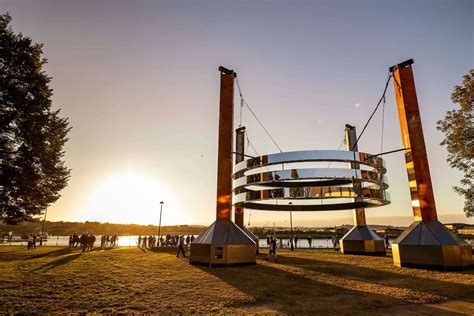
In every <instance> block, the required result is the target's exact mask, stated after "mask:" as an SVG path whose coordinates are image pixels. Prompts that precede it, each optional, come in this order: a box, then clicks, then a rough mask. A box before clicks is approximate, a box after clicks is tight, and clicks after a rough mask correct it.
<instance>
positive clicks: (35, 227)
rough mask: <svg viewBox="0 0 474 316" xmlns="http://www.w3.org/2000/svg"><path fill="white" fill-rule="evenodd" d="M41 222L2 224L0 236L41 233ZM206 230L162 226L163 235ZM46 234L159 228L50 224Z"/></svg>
mask: <svg viewBox="0 0 474 316" xmlns="http://www.w3.org/2000/svg"><path fill="white" fill-rule="evenodd" d="M41 225H42V222H41V221H33V222H23V223H21V224H18V225H6V224H1V223H0V234H8V232H10V231H11V232H13V234H14V235H24V234H29V233H35V232H36V233H40V232H41ZM204 229H205V227H204V226H196V225H177V226H162V227H161V234H162V235H166V234H180V235H189V234H193V235H197V234H199V233H201V232H202V231H203V230H204ZM45 232H47V233H48V234H50V235H54V236H69V235H72V234H74V233H78V234H82V233H89V234H94V235H118V236H124V235H157V234H158V226H156V225H138V224H111V223H100V222H83V223H82V222H49V221H46V223H45Z"/></svg>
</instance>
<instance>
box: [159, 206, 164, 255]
mask: <svg viewBox="0 0 474 316" xmlns="http://www.w3.org/2000/svg"><path fill="white" fill-rule="evenodd" d="M163 204H165V202H163V201H161V202H160V223H159V224H158V245H160V246H161V213H162V212H163Z"/></svg>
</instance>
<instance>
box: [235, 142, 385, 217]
mask: <svg viewBox="0 0 474 316" xmlns="http://www.w3.org/2000/svg"><path fill="white" fill-rule="evenodd" d="M369 156H371V155H370V154H368V153H362V152H352V151H341V150H310V151H293V152H284V153H276V154H269V155H264V156H260V157H256V158H251V159H247V160H244V161H242V162H240V163H238V164H237V165H236V166H235V170H234V175H233V177H234V182H233V192H234V194H235V197H234V206H236V207H244V208H249V209H258V210H272V211H290V210H292V211H330V210H345V209H353V208H358V207H364V208H370V207H376V206H382V205H387V204H389V203H390V196H389V194H388V193H387V192H386V190H387V188H388V184H387V179H386V178H385V176H384V174H385V173H386V168H385V163H384V161H383V159H382V158H380V157H371V158H369V159H367V157H369ZM321 162H324V163H327V162H343V163H350V164H351V165H352V166H364V168H366V169H369V170H362V169H359V167H357V168H355V167H354V168H347V169H342V168H338V167H336V166H335V167H334V168H313V167H312V166H311V167H306V166H303V167H302V166H301V165H302V164H311V163H321ZM270 167H271V168H270ZM354 181H357V182H358V183H360V184H361V186H360V187H353V185H352V184H353V182H354ZM356 197H360V199H358V200H357V201H353V200H352V199H354V198H356ZM323 200H328V201H331V202H330V203H321V202H322V201H323ZM288 202H292V204H291V205H289V203H288Z"/></svg>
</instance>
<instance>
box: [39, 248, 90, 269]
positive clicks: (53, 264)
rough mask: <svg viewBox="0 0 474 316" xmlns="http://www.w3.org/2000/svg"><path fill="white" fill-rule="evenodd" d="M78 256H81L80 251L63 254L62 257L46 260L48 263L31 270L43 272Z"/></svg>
mask: <svg viewBox="0 0 474 316" xmlns="http://www.w3.org/2000/svg"><path fill="white" fill-rule="evenodd" d="M80 256H82V253H76V254H74V255H69V256H65V257H63V258H60V259H57V260H54V261H51V262H48V263H46V264H44V265H42V266H41V267H38V268H36V269H34V270H32V272H35V271H43V272H44V271H48V270H51V269H54V268H57V267H59V266H62V265H65V264H68V263H70V262H71V261H73V260H76V259H77V258H79V257H80Z"/></svg>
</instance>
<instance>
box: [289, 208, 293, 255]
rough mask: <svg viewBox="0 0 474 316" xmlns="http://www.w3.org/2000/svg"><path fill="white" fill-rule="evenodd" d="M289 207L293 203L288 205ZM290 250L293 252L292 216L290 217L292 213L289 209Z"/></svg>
mask: <svg viewBox="0 0 474 316" xmlns="http://www.w3.org/2000/svg"><path fill="white" fill-rule="evenodd" d="M288 204H289V205H290V207H291V205H293V203H291V202H290V203H288ZM290 250H291V251H293V215H292V211H291V209H290Z"/></svg>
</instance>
